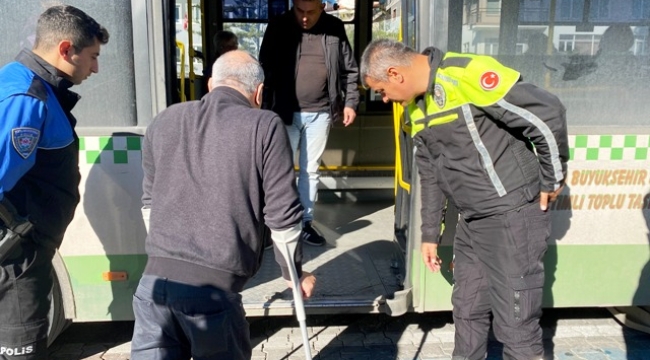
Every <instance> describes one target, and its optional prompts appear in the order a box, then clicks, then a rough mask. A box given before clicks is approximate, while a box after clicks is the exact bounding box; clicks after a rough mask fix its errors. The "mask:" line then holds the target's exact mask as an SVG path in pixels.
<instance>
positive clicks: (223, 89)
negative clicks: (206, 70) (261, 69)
mask: <svg viewBox="0 0 650 360" xmlns="http://www.w3.org/2000/svg"><path fill="white" fill-rule="evenodd" d="M203 98H204V99H206V100H210V99H211V101H217V102H223V101H227V102H228V103H230V104H236V105H241V106H246V107H250V108H252V107H253V106H251V103H250V102H249V101H248V99H247V98H246V97H245V96H244V95H243V94H242V93H240V92H239V91H237V90H235V89H233V88H231V87H229V86H218V87H216V88H214V89H213V90H212V91H211V92H209V93H208V96H204V97H203Z"/></svg>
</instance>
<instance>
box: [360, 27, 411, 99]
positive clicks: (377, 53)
mask: <svg viewBox="0 0 650 360" xmlns="http://www.w3.org/2000/svg"><path fill="white" fill-rule="evenodd" d="M415 55H417V52H416V51H415V50H413V49H411V48H410V47H408V46H406V45H404V44H403V43H401V42H397V41H394V40H389V39H377V40H373V41H372V42H371V43H370V44H368V46H367V47H366V49H365V50H364V51H363V55H361V66H360V75H361V76H360V77H361V83H362V84H363V86H365V87H368V84H367V83H366V79H367V78H371V79H374V80H376V81H382V82H385V81H388V73H386V70H388V68H389V67H391V66H410V65H411V63H412V62H413V57H414V56H415Z"/></svg>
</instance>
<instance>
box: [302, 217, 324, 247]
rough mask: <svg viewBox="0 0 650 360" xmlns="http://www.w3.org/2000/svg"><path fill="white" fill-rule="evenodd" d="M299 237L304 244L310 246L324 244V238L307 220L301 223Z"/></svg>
mask: <svg viewBox="0 0 650 360" xmlns="http://www.w3.org/2000/svg"><path fill="white" fill-rule="evenodd" d="M300 237H301V238H302V241H303V242H304V243H305V244H309V245H311V246H323V245H325V238H324V237H323V236H322V235H321V234H319V233H318V232H317V231H316V229H314V228H313V227H312V226H311V221H308V222H306V223H305V225H303V227H302V232H301V233H300Z"/></svg>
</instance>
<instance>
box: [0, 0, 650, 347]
mask: <svg viewBox="0 0 650 360" xmlns="http://www.w3.org/2000/svg"><path fill="white" fill-rule="evenodd" d="M53 3H54V2H52V1H46V0H6V1H4V2H3V6H2V7H1V8H0V14H1V15H2V18H3V19H4V21H3V23H2V24H0V30H1V31H0V39H2V41H0V63H2V64H4V63H7V62H9V61H11V60H12V59H13V57H14V56H15V55H16V54H17V53H18V51H19V50H20V49H21V48H22V47H31V44H32V42H33V37H34V28H35V24H36V19H37V17H38V15H39V14H40V13H41V12H42V11H43V10H44V9H45V8H46V7H47V6H49V5H51V4H53ZM67 3H69V4H71V5H74V6H77V7H79V8H81V9H83V10H84V11H86V12H87V13H88V14H90V15H91V16H93V17H94V18H96V19H97V20H98V21H99V22H100V23H101V24H103V25H105V26H106V27H107V28H108V30H109V32H110V33H111V40H110V42H109V43H108V45H106V46H105V47H103V48H102V54H101V57H100V67H99V69H100V71H99V73H98V74H96V75H94V76H93V77H92V78H91V79H90V80H89V81H86V82H84V84H82V85H81V86H79V87H77V88H76V91H78V92H79V93H80V94H81V95H82V97H83V98H82V100H81V101H80V102H79V104H78V105H77V107H76V108H75V110H74V113H75V115H76V117H77V118H78V120H79V123H78V126H77V132H78V134H79V136H80V138H81V145H80V149H79V151H80V171H81V173H82V176H83V178H82V182H81V185H80V188H81V194H82V200H81V203H80V205H79V207H78V209H77V212H76V214H75V218H74V220H73V222H72V223H71V225H70V227H69V228H68V231H67V233H66V238H65V239H64V242H63V245H62V247H61V248H60V249H59V252H58V253H57V255H56V257H55V269H56V278H57V282H56V285H55V288H54V289H53V296H52V302H53V307H52V314H51V315H52V330H51V335H52V336H51V339H54V337H55V336H56V334H58V332H60V331H61V329H62V328H63V327H64V326H65V325H66V324H68V323H69V322H70V321H78V322H83V321H119V320H132V319H133V313H132V309H131V300H132V294H133V292H134V291H135V288H136V286H137V283H138V281H139V278H140V276H141V274H142V271H143V269H144V266H145V263H146V254H145V252H144V239H145V237H146V232H145V227H144V223H143V221H142V218H141V214H140V207H141V202H140V197H141V193H142V190H141V182H142V169H141V140H142V135H143V134H144V131H145V129H146V127H147V125H148V124H150V123H151V120H152V119H153V117H154V116H155V115H156V114H157V113H158V112H160V111H161V110H162V109H164V108H165V107H167V106H169V105H170V104H173V103H175V102H179V101H186V100H192V99H198V98H200V96H201V95H202V94H203V93H204V92H205V79H204V78H203V76H202V69H203V68H204V67H207V66H210V63H211V61H212V58H211V54H214V45H213V44H212V41H211V39H212V37H213V36H214V34H215V33H216V32H217V31H219V30H222V29H227V30H230V31H233V32H235V33H236V34H237V35H238V37H239V42H240V46H241V47H242V48H244V49H246V50H248V51H250V52H251V53H252V54H253V55H256V54H257V51H258V50H259V45H260V43H261V39H262V36H263V33H264V30H265V27H266V24H267V23H268V20H269V18H270V17H272V16H274V15H276V14H279V13H281V12H282V11H285V10H287V9H289V8H290V6H291V3H290V0H187V1H185V0H111V1H88V0H68V1H67ZM326 11H328V12H330V13H332V14H333V15H336V16H338V17H340V18H341V19H342V20H343V21H344V22H345V24H346V29H347V33H348V37H349V38H350V42H351V43H352V44H353V49H354V52H355V55H356V56H357V59H358V57H359V56H360V54H361V52H362V51H363V49H364V47H365V45H366V44H368V43H369V42H370V41H371V40H372V39H374V38H385V37H389V38H394V39H401V40H402V41H404V42H406V43H407V44H409V45H410V46H412V47H414V48H416V49H418V50H422V49H424V48H425V47H427V46H430V45H435V46H437V47H439V48H441V49H442V50H446V51H456V52H472V53H478V54H489V55H492V56H494V57H496V58H497V59H499V60H500V61H502V62H503V63H504V64H506V65H509V66H512V67H514V68H516V69H518V70H519V71H521V73H522V74H523V76H524V79H525V80H526V81H530V82H533V83H535V84H537V85H539V86H541V87H544V88H546V89H548V90H549V91H551V92H553V93H555V94H557V95H558V96H559V97H560V99H562V101H563V102H564V104H565V105H566V107H567V117H568V122H569V131H570V146H571V161H570V163H569V176H568V179H567V187H566V189H565V192H564V193H563V194H562V196H561V197H560V199H559V200H558V201H557V202H556V203H554V205H553V207H552V209H551V211H553V220H554V227H553V234H552V239H551V244H550V247H549V251H548V253H547V256H546V269H547V274H546V275H547V282H546V291H545V299H544V300H545V306H547V307H593V306H598V307H628V306H646V305H650V291H649V289H648V287H647V286H644V285H646V284H648V283H649V281H650V266H649V265H648V262H649V259H650V245H649V237H648V227H649V225H648V224H649V223H650V195H649V193H650V185H649V184H650V177H649V176H650V175H649V174H648V171H649V170H648V169H650V159H649V151H648V150H649V148H650V120H649V119H648V118H647V117H648V115H647V114H648V113H650V104H649V102H648V101H647V99H648V98H649V97H648V93H649V92H650V89H649V88H648V86H643V85H645V83H647V81H648V79H649V76H648V74H649V71H650V56H649V55H650V45H649V42H648V38H649V36H648V25H650V1H649V0H618V1H616V2H615V1H612V0H380V1H362V0H340V1H336V0H334V1H331V0H327V3H326ZM610 27H613V28H616V29H619V30H617V31H616V32H614V36H613V37H614V40H615V43H617V44H619V45H620V44H621V43H623V44H629V46H627V47H624V48H623V49H618V53H619V54H617V55H616V56H614V55H612V56H604V55H602V51H601V52H600V53H599V49H600V48H601V47H602V46H601V40H603V43H604V42H605V41H604V39H606V38H609V37H611V33H612V32H609V33H607V34H606V31H607V30H608V29H609V28H610ZM621 28H623V29H622V30H620V29H621ZM630 34H631V35H632V38H631V40H630V37H629V35H630ZM540 45H541V46H540ZM619 48H620V46H619ZM202 57H203V58H204V59H202ZM612 64H614V65H613V66H612ZM361 93H362V102H361V105H360V108H359V117H358V120H357V121H355V123H354V125H352V126H350V127H348V128H345V127H342V126H336V125H335V126H334V127H333V128H332V130H331V132H330V140H329V143H328V146H327V150H326V153H325V155H324V157H323V163H322V168H321V169H322V171H323V176H322V178H321V188H322V192H323V193H330V194H335V195H340V196H345V194H350V193H353V194H354V196H357V195H358V194H361V193H365V194H375V193H383V192H389V193H391V194H394V195H395V196H394V198H395V203H394V206H392V205H391V206H384V207H377V206H375V207H373V206H372V205H370V206H366V205H363V204H354V205H350V204H347V203H346V204H337V205H334V206H333V207H331V211H330V212H328V213H321V214H317V219H316V220H317V222H320V223H319V224H318V225H319V228H320V229H321V231H322V232H324V233H325V235H326V237H327V238H328V241H329V245H328V246H326V247H323V248H311V247H310V248H306V249H305V250H306V251H305V254H306V262H305V268H306V269H308V270H310V271H314V272H315V273H316V275H317V276H318V277H319V285H320V286H319V288H318V289H317V293H316V294H315V296H314V297H313V298H312V299H310V300H309V301H307V302H306V307H307V313H311V314H315V313H321V314H323V313H352V312H354V313H388V314H392V315H395V316H397V315H400V314H403V313H405V312H430V311H446V310H450V309H451V303H450V294H451V289H452V284H453V280H452V272H451V270H450V269H445V270H444V271H443V272H442V273H438V274H433V273H429V272H428V271H426V269H425V267H424V266H423V264H422V262H421V259H420V254H419V246H420V243H419V242H420V240H419V231H420V230H419V222H420V221H419V217H420V216H419V201H420V200H419V198H418V187H419V186H418V179H417V171H416V169H415V168H414V165H413V162H412V156H411V154H412V144H411V143H410V139H409V136H408V135H407V134H408V133H409V132H408V119H404V116H403V114H402V109H401V107H400V106H394V108H393V106H391V105H387V104H383V103H382V102H381V99H380V97H379V96H378V95H377V94H374V93H372V92H369V91H366V90H364V89H361ZM342 194H343V195H342ZM349 197H352V196H349ZM366 197H367V196H366ZM359 209H362V210H359ZM452 210H453V209H452ZM316 211H317V212H318V211H319V210H318V208H317V210H316ZM321 215H322V216H321ZM319 216H320V217H319ZM456 219H457V214H455V213H454V211H449V212H448V215H447V219H446V230H445V233H444V234H443V246H442V247H441V249H440V252H441V254H442V257H443V260H444V262H445V263H446V264H449V263H451V252H452V245H453V244H452V241H451V240H452V239H453V232H454V224H455V222H456ZM244 303H245V308H246V311H247V314H248V315H249V316H274V315H288V314H291V313H292V311H293V310H292V302H291V293H290V292H289V291H287V289H286V284H285V283H284V281H282V280H281V279H280V274H279V269H278V268H277V265H275V264H274V263H273V259H272V257H271V256H270V254H267V256H266V257H265V261H264V263H263V265H262V269H261V271H260V273H259V274H258V275H257V276H256V277H255V278H254V279H253V280H252V281H251V282H250V284H249V285H248V286H247V288H246V290H245V291H244Z"/></svg>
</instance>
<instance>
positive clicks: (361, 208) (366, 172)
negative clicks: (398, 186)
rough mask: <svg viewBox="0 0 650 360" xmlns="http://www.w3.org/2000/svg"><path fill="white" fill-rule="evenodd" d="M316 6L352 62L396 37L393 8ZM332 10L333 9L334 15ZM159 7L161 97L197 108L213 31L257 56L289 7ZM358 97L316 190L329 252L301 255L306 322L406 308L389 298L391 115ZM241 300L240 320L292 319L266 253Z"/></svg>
mask: <svg viewBox="0 0 650 360" xmlns="http://www.w3.org/2000/svg"><path fill="white" fill-rule="evenodd" d="M324 3H325V11H326V12H327V13H328V14H330V15H333V16H337V17H339V18H340V19H341V20H342V21H343V22H344V24H345V28H346V33H347V36H348V38H349V41H350V43H351V44H352V46H353V51H354V52H355V55H356V58H357V59H358V58H359V55H360V52H361V51H362V50H363V47H364V45H365V44H367V43H368V42H369V41H370V39H371V37H372V36H373V34H374V36H381V37H387V36H392V37H395V36H397V32H398V25H399V18H400V14H401V3H399V2H380V1H375V2H367V1H329V0H328V1H324ZM335 3H337V5H338V3H340V4H341V6H334V4H335ZM389 3H390V4H389ZM163 6H164V7H165V8H166V9H167V10H166V11H167V12H168V13H169V14H170V16H168V17H167V24H166V37H167V41H166V43H167V48H168V49H169V50H168V51H169V53H168V55H170V57H169V58H170V59H174V60H172V61H168V62H167V64H166V66H167V72H166V73H167V74H168V76H169V78H170V79H177V80H178V81H177V82H169V81H168V87H169V88H171V90H170V91H169V92H168V96H169V102H170V103H175V102H179V101H182V98H185V99H187V100H191V99H198V98H200V97H201V96H202V95H204V94H205V92H206V91H207V88H204V85H205V84H204V82H205V80H207V79H204V78H203V77H202V70H203V69H205V68H206V67H207V66H212V63H213V61H214V54H215V48H214V44H213V41H212V39H213V37H214V35H215V34H216V33H217V32H218V31H220V30H228V31H231V32H233V33H234V34H235V35H237V37H238V43H239V49H242V50H245V51H248V52H249V53H250V54H251V55H253V56H255V57H257V56H258V53H259V48H260V46H261V43H262V39H263V36H264V31H265V30H266V26H267V24H268V22H269V20H270V19H272V18H273V17H274V16H276V15H279V14H281V13H283V12H285V11H288V10H290V8H291V6H292V3H291V1H290V0H265V1H249V0H175V1H167V2H166V3H165V4H164V5H163ZM177 42H178V43H181V44H182V45H183V46H182V48H183V49H184V53H185V54H184V55H183V54H182V52H181V50H177V49H178V48H179V47H177V46H176V43H177ZM197 52H200V55H201V56H202V60H200V59H199V56H198V55H197ZM183 72H184V76H183V75H181V74H182V73H183ZM193 74H194V78H193ZM181 82H184V86H183V85H181ZM192 82H194V86H193V87H192V86H191V83H192ZM192 89H194V93H193V94H192ZM361 93H362V97H363V99H362V103H361V105H360V109H359V111H358V117H357V120H356V121H355V123H354V124H353V125H352V126H349V127H345V128H344V127H343V126H340V124H335V125H333V127H332V129H331V131H330V135H329V141H328V145H327V149H326V151H325V154H324V156H323V163H322V166H321V171H322V172H323V174H322V176H321V189H322V191H324V192H328V194H326V195H325V196H321V198H323V197H328V195H330V196H329V197H332V198H335V200H333V203H328V204H326V205H321V204H317V206H316V212H317V214H316V219H315V220H316V223H317V226H318V228H319V230H321V232H323V233H324V235H325V236H326V238H327V239H328V241H329V244H328V245H326V246H324V247H319V248H315V247H310V246H304V247H303V251H304V255H305V260H304V266H303V269H305V270H306V271H310V272H313V273H314V274H315V275H316V276H317V277H318V279H319V286H318V288H317V289H316V293H315V294H314V295H313V296H312V297H311V298H310V299H309V300H308V301H306V303H305V306H306V311H307V313H350V312H356V313H382V312H384V313H395V312H396V311H397V312H400V313H403V312H405V311H406V309H407V308H408V304H407V303H406V297H400V296H399V295H398V297H397V298H398V300H394V298H395V293H396V292H398V291H400V290H401V289H402V287H403V281H404V279H405V276H404V271H405V270H404V269H405V259H404V253H403V251H402V250H401V249H400V247H399V246H398V245H397V242H395V241H394V239H393V230H394V227H393V218H394V212H393V207H392V204H391V194H392V192H393V178H392V176H393V164H392V163H393V156H394V154H395V150H394V147H393V146H392V143H393V142H392V139H393V132H392V117H391V112H390V110H391V108H390V106H389V105H388V104H383V103H381V101H380V98H379V97H378V96H376V94H370V93H366V92H365V90H364V89H361ZM328 190H329V191H328ZM335 191H336V192H335ZM339 191H342V192H339ZM345 191H355V192H356V191H370V192H373V191H374V192H377V193H381V196H382V197H383V198H384V199H385V200H383V201H376V200H373V201H371V204H354V203H352V202H350V201H346V200H345V199H346V198H350V197H352V196H353V195H350V194H349V193H346V192H345ZM385 194H388V195H387V196H386V195H385ZM362 197H363V196H362ZM365 197H366V198H368V196H365ZM242 295H243V302H244V307H245V308H246V312H247V314H248V315H249V316H259V315H288V314H291V313H292V312H293V308H292V301H291V299H292V295H291V292H290V291H289V289H287V286H286V282H285V281H284V280H283V279H282V278H281V276H280V272H279V267H278V266H277V264H276V263H275V261H274V259H273V251H266V252H265V258H264V261H263V263H262V267H261V269H260V271H259V272H258V274H257V275H256V276H255V277H254V278H253V279H251V281H250V282H249V284H248V285H247V286H246V288H245V290H244V292H243V294H242ZM389 303H390V304H389ZM392 309H399V310H392Z"/></svg>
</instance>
